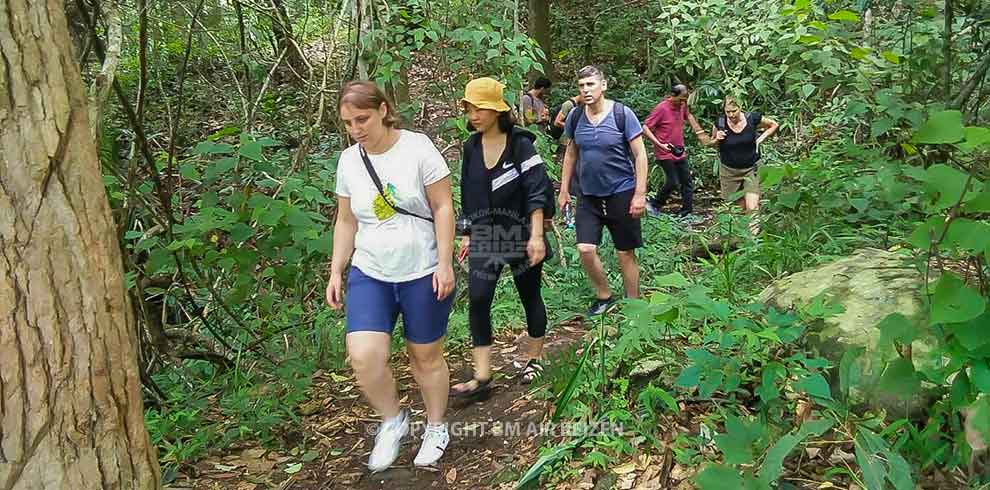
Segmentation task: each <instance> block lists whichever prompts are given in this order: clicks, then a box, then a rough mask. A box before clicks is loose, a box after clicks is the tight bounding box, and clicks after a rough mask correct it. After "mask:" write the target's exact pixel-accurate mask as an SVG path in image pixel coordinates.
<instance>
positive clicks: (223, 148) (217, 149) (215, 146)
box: [193, 141, 234, 155]
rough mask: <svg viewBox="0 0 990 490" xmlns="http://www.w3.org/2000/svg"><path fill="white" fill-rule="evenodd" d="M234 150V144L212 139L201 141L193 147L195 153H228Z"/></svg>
mask: <svg viewBox="0 0 990 490" xmlns="http://www.w3.org/2000/svg"><path fill="white" fill-rule="evenodd" d="M233 152H234V147H233V146H231V145H228V144H227V143H214V142H212V141H201V142H199V143H198V144H197V145H196V147H195V148H193V153H194V154H196V155H215V154H221V155H226V154H229V153H233Z"/></svg>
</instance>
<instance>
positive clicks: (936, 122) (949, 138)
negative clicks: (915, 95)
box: [885, 53, 966, 145]
mask: <svg viewBox="0 0 990 490" xmlns="http://www.w3.org/2000/svg"><path fill="white" fill-rule="evenodd" d="M885 54H886V53H885ZM965 136H966V134H965V132H964V131H963V124H962V113H961V112H959V111H942V112H936V113H935V114H932V115H931V116H929V117H928V121H926V122H925V124H924V125H923V126H921V128H920V129H918V131H917V132H916V133H914V137H913V138H911V141H912V142H914V143H922V144H928V145H944V144H952V143H958V142H960V141H962V140H963V138H965Z"/></svg>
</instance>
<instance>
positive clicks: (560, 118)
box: [553, 111, 570, 128]
mask: <svg viewBox="0 0 990 490" xmlns="http://www.w3.org/2000/svg"><path fill="white" fill-rule="evenodd" d="M568 112H570V111H568ZM566 123H567V114H565V113H564V111H557V117H556V118H554V120H553V125H554V126H557V127H558V128H563V127H564V124H566Z"/></svg>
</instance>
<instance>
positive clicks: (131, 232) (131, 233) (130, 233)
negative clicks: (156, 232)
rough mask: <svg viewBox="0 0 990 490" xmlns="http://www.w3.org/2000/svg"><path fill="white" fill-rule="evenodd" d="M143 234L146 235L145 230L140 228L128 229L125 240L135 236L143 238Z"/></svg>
mask: <svg viewBox="0 0 990 490" xmlns="http://www.w3.org/2000/svg"><path fill="white" fill-rule="evenodd" d="M143 236H144V232H143V231H138V230H127V231H126V232H125V233H124V239H125V240H133V239H135V238H141V237H143Z"/></svg>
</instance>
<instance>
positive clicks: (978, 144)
mask: <svg viewBox="0 0 990 490" xmlns="http://www.w3.org/2000/svg"><path fill="white" fill-rule="evenodd" d="M963 131H964V133H965V135H966V140H965V141H963V142H962V143H959V149H961V150H963V151H966V152H970V151H974V150H978V149H986V148H984V147H985V146H987V145H990V128H981V127H974V126H966V127H965V128H963Z"/></svg>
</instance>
